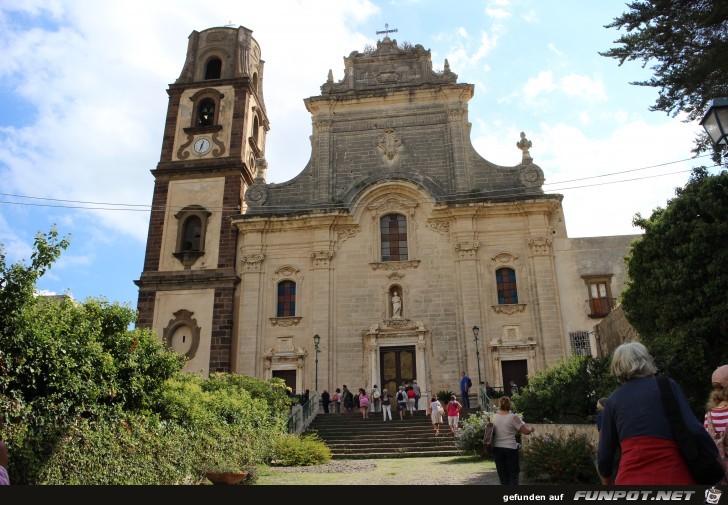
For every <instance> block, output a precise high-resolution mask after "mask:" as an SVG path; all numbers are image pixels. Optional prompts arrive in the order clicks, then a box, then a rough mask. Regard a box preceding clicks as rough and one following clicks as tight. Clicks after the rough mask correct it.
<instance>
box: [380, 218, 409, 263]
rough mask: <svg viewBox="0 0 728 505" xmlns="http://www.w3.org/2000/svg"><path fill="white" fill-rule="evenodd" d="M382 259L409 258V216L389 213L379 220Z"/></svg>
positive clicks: (401, 259)
mask: <svg viewBox="0 0 728 505" xmlns="http://www.w3.org/2000/svg"><path fill="white" fill-rule="evenodd" d="M379 225H380V231H381V241H382V261H403V260H406V259H407V218H405V217H404V216H403V215H401V214H387V215H386V216H384V217H383V218H381V219H380V220H379Z"/></svg>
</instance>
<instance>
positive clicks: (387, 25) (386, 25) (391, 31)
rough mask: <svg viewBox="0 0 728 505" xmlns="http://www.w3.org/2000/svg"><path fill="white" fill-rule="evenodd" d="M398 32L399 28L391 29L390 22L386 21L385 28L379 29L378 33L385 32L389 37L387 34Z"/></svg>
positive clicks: (387, 36) (386, 36)
mask: <svg viewBox="0 0 728 505" xmlns="http://www.w3.org/2000/svg"><path fill="white" fill-rule="evenodd" d="M396 32H397V29H396V28H394V29H392V30H390V29H389V23H384V30H379V31H378V32H377V35H381V34H384V37H385V38H389V35H387V34H388V33H396Z"/></svg>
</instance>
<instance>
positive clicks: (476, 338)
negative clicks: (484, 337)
mask: <svg viewBox="0 0 728 505" xmlns="http://www.w3.org/2000/svg"><path fill="white" fill-rule="evenodd" d="M479 333H480V328H478V327H477V326H473V337H475V356H476V359H477V360H478V391H480V384H481V380H480V347H479V346H478V334H479ZM478 394H480V393H478Z"/></svg>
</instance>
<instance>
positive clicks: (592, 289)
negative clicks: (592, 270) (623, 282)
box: [587, 279, 614, 317]
mask: <svg viewBox="0 0 728 505" xmlns="http://www.w3.org/2000/svg"><path fill="white" fill-rule="evenodd" d="M587 284H588V286H589V316H590V317H606V316H607V314H609V313H610V312H611V311H612V308H613V307H614V301H613V300H612V298H611V296H610V293H609V284H608V282H607V281H606V280H597V279H592V280H588V281H587Z"/></svg>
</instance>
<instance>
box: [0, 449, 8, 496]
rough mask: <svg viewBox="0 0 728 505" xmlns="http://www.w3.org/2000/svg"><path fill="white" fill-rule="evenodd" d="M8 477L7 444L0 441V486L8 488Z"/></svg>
mask: <svg viewBox="0 0 728 505" xmlns="http://www.w3.org/2000/svg"><path fill="white" fill-rule="evenodd" d="M9 485H10V477H9V476H8V444H7V443H6V442H5V440H0V486H9Z"/></svg>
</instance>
